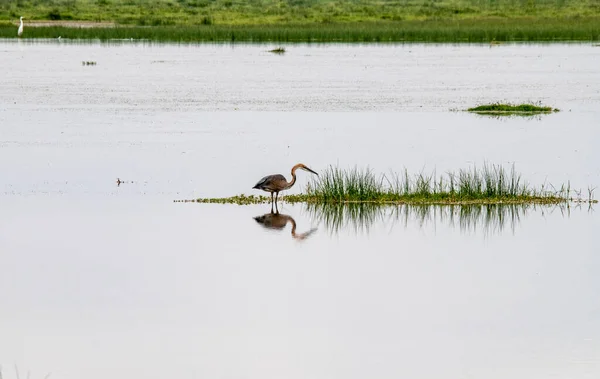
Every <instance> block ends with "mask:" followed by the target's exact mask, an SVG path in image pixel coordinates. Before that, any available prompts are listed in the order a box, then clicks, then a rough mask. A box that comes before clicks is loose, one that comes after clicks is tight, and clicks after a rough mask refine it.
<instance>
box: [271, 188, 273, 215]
mask: <svg viewBox="0 0 600 379" xmlns="http://www.w3.org/2000/svg"><path fill="white" fill-rule="evenodd" d="M271 213H273V192H271Z"/></svg>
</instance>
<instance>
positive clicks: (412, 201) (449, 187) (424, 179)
mask: <svg viewBox="0 0 600 379" xmlns="http://www.w3.org/2000/svg"><path fill="white" fill-rule="evenodd" d="M571 194H572V191H571V188H570V186H569V185H568V184H566V185H564V184H563V185H561V186H559V187H556V186H551V185H543V186H540V187H537V188H534V187H532V186H530V185H528V184H527V183H525V182H524V181H523V179H522V177H521V175H520V174H519V173H517V172H516V171H515V169H514V167H511V168H510V169H505V168H504V167H502V166H499V165H491V166H489V165H484V166H483V167H482V168H477V167H473V168H471V169H462V170H459V171H457V172H448V173H445V174H443V175H437V174H436V173H435V172H434V173H431V174H424V173H419V174H416V175H409V174H408V172H407V171H404V172H403V173H402V174H395V173H393V174H391V175H387V176H386V175H379V176H377V175H375V174H374V173H373V172H371V171H370V170H368V169H365V170H359V169H356V168H355V169H352V170H343V169H339V168H335V167H330V168H329V169H327V170H326V171H324V172H322V173H321V174H320V176H319V177H318V178H317V179H313V180H312V181H311V182H310V183H309V184H308V185H307V188H306V193H304V194H299V195H285V196H281V197H280V199H281V201H284V202H287V203H308V204H382V205H383V204H397V205H399V204H407V205H476V204H511V205H515V204H540V205H541V204H563V203H568V202H577V203H589V204H592V203H597V201H596V200H595V199H594V198H593V190H588V197H587V198H582V196H581V194H579V195H578V196H577V197H573V196H572V195H571ZM182 201H183V202H186V200H182ZM190 201H192V202H198V203H213V204H214V203H216V204H238V205H246V204H262V203H269V202H270V201H271V198H270V196H264V195H259V196H255V195H249V196H248V195H238V196H233V197H227V198H199V199H195V200H190Z"/></svg>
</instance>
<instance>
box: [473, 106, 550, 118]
mask: <svg viewBox="0 0 600 379" xmlns="http://www.w3.org/2000/svg"><path fill="white" fill-rule="evenodd" d="M467 111H468V112H474V113H483V114H509V115H510V114H538V113H551V112H558V109H556V108H552V107H547V106H543V105H533V104H519V105H516V104H514V105H513V104H501V103H494V104H487V105H480V106H477V107H474V108H469V109H467Z"/></svg>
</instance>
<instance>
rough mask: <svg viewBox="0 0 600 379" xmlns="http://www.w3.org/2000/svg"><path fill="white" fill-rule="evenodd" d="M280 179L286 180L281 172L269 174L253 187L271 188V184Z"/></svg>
mask: <svg viewBox="0 0 600 379" xmlns="http://www.w3.org/2000/svg"><path fill="white" fill-rule="evenodd" d="M280 180H283V181H286V179H285V176H283V175H281V174H275V175H267V176H265V177H264V178H262V179H261V180H259V181H258V183H256V185H255V186H254V187H252V188H259V189H263V188H269V187H270V184H273V183H275V182H278V181H280Z"/></svg>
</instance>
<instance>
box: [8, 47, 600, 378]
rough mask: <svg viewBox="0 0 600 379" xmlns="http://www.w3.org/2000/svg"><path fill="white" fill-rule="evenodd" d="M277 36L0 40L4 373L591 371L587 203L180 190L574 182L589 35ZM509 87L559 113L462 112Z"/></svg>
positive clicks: (590, 217) (592, 273)
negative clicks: (470, 176) (426, 178)
mask: <svg viewBox="0 0 600 379" xmlns="http://www.w3.org/2000/svg"><path fill="white" fill-rule="evenodd" d="M269 48H270V46H264V45H263V46H261V45H236V46H234V47H232V46H227V45H201V46H189V45H187V46H178V45H177V46H176V45H128V44H120V45H99V44H97V45H96V44H84V45H78V44H68V43H67V44H65V43H60V44H59V43H45V44H30V43H25V42H23V41H21V42H20V43H15V42H6V41H4V42H0V73H2V74H0V75H3V77H2V80H0V173H1V175H0V209H1V210H2V216H1V217H0V252H1V253H0V267H2V274H1V275H0V304H2V309H3V310H4V311H3V312H0V364H2V365H3V367H4V370H3V372H4V378H5V379H6V378H12V377H15V376H16V375H15V373H14V370H13V369H12V366H13V364H17V365H18V367H19V369H20V371H21V376H25V372H26V371H27V370H31V373H32V375H31V377H32V378H38V377H43V376H44V375H45V374H46V373H47V372H52V377H53V378H69V379H70V378H82V377H85V378H92V379H93V378H106V377H111V378H115V379H119V378H128V379H129V378H131V377H145V378H159V377H167V376H169V377H170V376H177V377H185V378H192V377H223V378H261V379H262V378H281V377H286V378H296V377H297V378H306V377H312V378H338V377H339V378H363V377H367V376H368V377H379V378H392V377H394V378H397V377H411V378H486V379H490V378H491V379H495V378H498V379H499V378H506V377H511V378H517V379H518V378H527V379H531V378H534V379H535V378H540V379H541V378H544V379H545V378H561V379H562V378H596V377H598V375H600V360H599V359H598V357H600V340H598V338H597V336H598V335H600V322H599V321H598V320H599V319H600V318H599V317H598V316H599V315H600V301H598V300H597V296H595V288H597V287H598V285H599V284H600V283H599V281H598V279H597V275H596V272H597V269H598V268H600V257H599V256H598V254H597V253H598V251H599V247H600V243H599V240H600V238H599V237H598V235H597V232H596V231H597V230H600V229H599V227H600V218H599V217H598V215H597V209H596V208H597V207H594V208H592V209H591V210H590V209H588V208H587V206H584V207H575V206H571V207H568V208H566V207H528V208H526V209H524V208H518V209H509V208H502V210H498V209H492V208H485V207H483V208H476V209H475V208H474V209H470V210H468V209H465V208H459V207H455V208H449V207H435V208H403V207H400V208H398V207H392V208H384V209H376V210H372V209H359V210H356V209H353V210H347V209H346V210H339V209H333V210H332V209H313V208H309V207H306V206H303V205H289V204H282V205H281V207H280V211H281V213H282V216H279V217H274V216H271V215H270V214H269V206H268V205H252V206H237V205H215V204H193V203H174V202H173V200H175V199H190V198H195V197H199V196H202V197H215V196H229V195H235V194H239V193H247V194H250V193H252V190H251V187H252V186H253V185H254V183H255V182H256V181H257V180H258V179H259V178H260V177H262V176H264V175H265V174H270V173H277V172H281V173H284V174H286V175H287V173H288V171H289V168H290V167H291V166H292V165H293V164H295V163H297V162H299V161H302V162H304V163H306V164H307V165H309V166H310V167H311V168H313V169H315V170H317V171H320V170H323V169H325V168H326V167H327V166H328V165H330V164H339V165H340V166H342V167H351V166H354V165H358V166H360V167H364V166H367V165H368V166H369V167H371V168H373V169H374V170H375V171H377V172H389V171H399V170H402V169H403V168H404V167H406V168H408V169H409V170H410V171H413V172H419V171H420V170H423V169H424V170H426V171H431V170H434V169H435V170H437V171H438V172H445V171H446V170H449V169H458V168H467V167H469V166H470V165H473V164H476V165H481V164H483V163H484V162H486V161H487V162H491V163H502V164H507V165H508V164H511V163H515V165H516V168H517V170H519V171H520V172H522V173H523V176H524V177H525V178H526V179H528V180H529V181H530V182H532V183H533V184H542V183H544V182H545V181H547V182H549V183H558V184H562V183H564V182H567V181H570V183H571V185H572V186H573V187H574V188H581V189H583V190H584V191H585V190H586V189H587V187H588V186H594V185H598V184H600V163H599V162H600V153H598V149H597V148H596V147H597V142H596V141H598V140H600V138H599V137H600V135H599V134H600V132H599V131H598V128H597V125H598V124H599V121H600V70H599V69H598V68H597V54H598V50H597V49H594V48H592V47H591V46H589V45H583V44H581V45H579V44H576V45H558V44H557V45H502V46H498V47H493V48H490V47H489V46H483V45H471V46H468V45H459V46H455V45H381V46H372V45H369V46H357V45H322V46H303V45H291V46H288V47H287V53H286V54H285V55H283V56H278V55H272V54H269V53H267V52H266V51H267V50H269ZM82 61H97V65H96V66H83V65H82V64H81V62H82ZM498 100H511V101H515V102H517V101H542V102H543V103H546V104H549V105H551V106H554V107H557V108H560V109H561V110H562V111H561V112H560V113H557V114H552V115H545V116H541V117H535V118H503V119H494V118H488V117H482V116H476V115H471V114H466V113H464V112H456V111H451V109H464V108H467V107H470V106H472V105H475V104H480V103H484V102H490V101H498ZM308 175H309V174H308V173H304V172H302V173H301V174H299V182H298V184H297V185H296V187H295V188H294V190H293V192H299V191H301V190H302V188H303V187H304V185H305V183H306V181H307V179H308ZM117 177H118V178H120V179H121V180H124V181H126V183H124V184H121V185H120V186H117V185H116V183H115V181H116V179H117ZM256 218H258V220H257V219H256Z"/></svg>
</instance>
